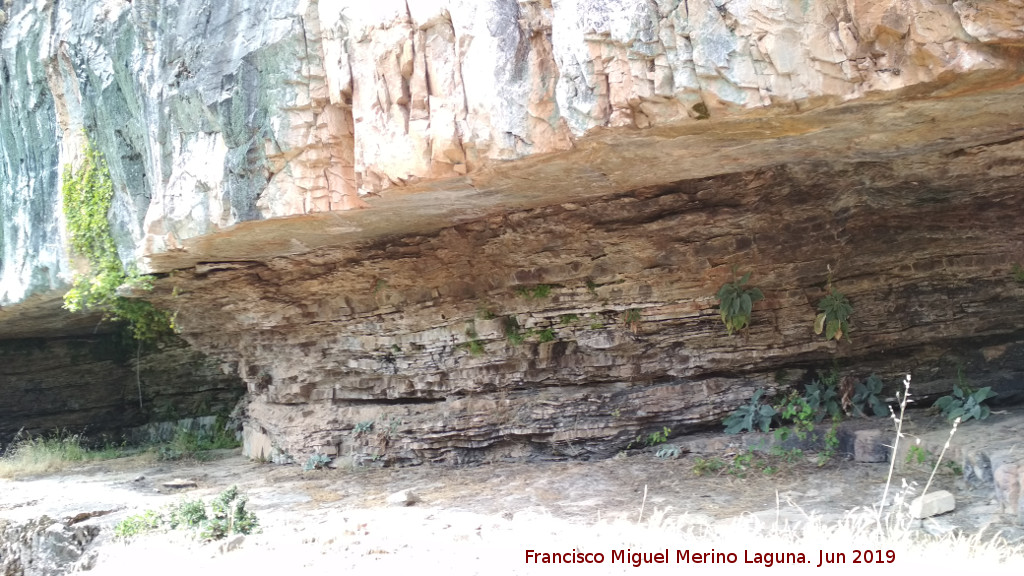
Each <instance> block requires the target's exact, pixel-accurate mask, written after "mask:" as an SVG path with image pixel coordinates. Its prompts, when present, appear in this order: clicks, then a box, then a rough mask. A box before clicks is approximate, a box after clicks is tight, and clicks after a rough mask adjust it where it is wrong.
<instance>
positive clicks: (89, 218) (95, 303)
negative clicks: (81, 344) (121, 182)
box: [61, 145, 173, 341]
mask: <svg viewBox="0 0 1024 576" xmlns="http://www.w3.org/2000/svg"><path fill="white" fill-rule="evenodd" d="M61 192H62V194H63V199H64V218H65V220H66V221H67V228H68V241H69V244H70V247H71V251H72V253H74V254H77V255H78V256H81V257H82V258H84V259H85V260H86V261H87V262H88V264H89V270H88V272H86V273H76V274H75V278H74V282H73V284H72V286H71V289H70V290H68V292H67V293H66V294H65V295H64V308H66V309H68V310H70V311H72V312H77V311H80V310H101V311H102V312H103V314H104V317H105V318H106V319H107V320H114V321H123V322H125V323H126V324H127V325H128V328H129V330H130V331H131V335H132V336H133V337H134V338H135V339H136V340H140V341H142V340H155V339H158V338H160V337H162V336H165V335H167V334H168V333H170V332H171V331H172V329H173V327H172V322H171V316H170V314H169V313H168V312H167V311H165V310H160V309H158V308H156V307H155V306H153V305H152V304H150V303H149V302H146V301H143V300H136V299H129V298H124V297H122V296H119V295H118V289H119V288H121V287H122V286H127V287H130V288H136V289H147V288H150V287H151V283H150V282H151V277H149V276H143V275H139V274H138V273H137V272H136V271H135V270H129V271H128V272H125V269H124V267H123V266H122V264H121V259H120V258H118V256H117V246H116V244H114V238H113V236H112V235H111V233H110V222H109V221H107V212H109V211H110V206H111V202H112V201H113V199H114V185H113V182H112V181H111V180H110V171H109V170H108V169H107V164H106V162H105V161H104V160H103V157H102V156H101V155H100V153H99V152H97V151H96V150H95V149H94V148H93V147H92V146H90V145H86V149H85V159H84V160H83V162H82V165H81V166H80V167H79V168H78V169H77V170H74V171H73V170H71V167H70V166H68V167H65V169H64V175H63V179H62V184H61Z"/></svg>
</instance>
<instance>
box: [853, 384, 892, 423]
mask: <svg viewBox="0 0 1024 576" xmlns="http://www.w3.org/2000/svg"><path fill="white" fill-rule="evenodd" d="M881 393H882V379H881V378H879V377H878V376H877V375H875V374H872V375H871V376H869V377H868V379H867V380H865V381H864V382H858V383H857V385H856V386H855V387H854V392H853V398H851V399H850V403H851V404H852V405H853V411H854V413H855V414H857V415H858V416H867V415H868V409H870V410H871V412H872V413H874V415H875V416H888V415H889V405H888V404H886V403H885V401H884V400H882V398H881V396H880V394H881Z"/></svg>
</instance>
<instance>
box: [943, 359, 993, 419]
mask: <svg viewBox="0 0 1024 576" xmlns="http://www.w3.org/2000/svg"><path fill="white" fill-rule="evenodd" d="M957 380H958V382H957V383H956V384H954V385H953V394H952V395H950V396H943V397H942V398H939V399H938V400H936V401H935V404H933V406H934V407H936V408H938V409H939V410H941V411H942V415H943V416H945V417H946V419H947V420H949V421H950V422H952V421H954V420H956V419H957V418H959V419H960V421H961V422H966V421H968V420H970V419H971V418H974V419H975V420H984V419H986V418H988V417H989V414H991V410H990V409H989V407H988V406H986V405H985V402H986V401H987V400H988V399H990V398H993V397H995V396H996V393H995V392H993V391H992V387H991V386H985V387H984V388H979V389H978V390H974V389H972V388H971V387H970V385H968V384H967V381H966V380H965V379H964V377H963V369H960V370H959V371H958V372H957Z"/></svg>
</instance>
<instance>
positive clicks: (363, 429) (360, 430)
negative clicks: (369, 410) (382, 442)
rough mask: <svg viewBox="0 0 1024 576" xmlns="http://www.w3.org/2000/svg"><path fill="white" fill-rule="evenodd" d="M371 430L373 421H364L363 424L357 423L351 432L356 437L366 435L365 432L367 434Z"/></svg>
mask: <svg viewBox="0 0 1024 576" xmlns="http://www.w3.org/2000/svg"><path fill="white" fill-rule="evenodd" d="M371 430H373V420H366V421H364V422H359V423H357V424H356V425H355V426H354V427H353V428H352V432H353V433H354V434H355V435H356V436H359V435H361V434H366V433H367V432H369V431H371Z"/></svg>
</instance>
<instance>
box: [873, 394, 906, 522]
mask: <svg viewBox="0 0 1024 576" xmlns="http://www.w3.org/2000/svg"><path fill="white" fill-rule="evenodd" d="M897 396H899V395H897ZM909 398H910V374H907V376H906V378H904V379H903V397H902V398H900V416H899V418H897V417H896V413H895V412H893V410H892V406H890V407H889V414H891V415H892V419H893V421H895V422H896V441H895V442H893V444H892V456H890V457H889V475H888V476H887V477H886V478H885V491H883V492H882V502H881V503H880V504H879V505H878V515H877V517H876V518H875V521H876V522H878V523H881V521H882V509H883V508H885V499H886V498H888V497H889V485H890V484H892V474H893V471H894V470H895V468H896V450H897V448H899V445H900V437H901V436H903V413H904V412H906V410H907V400H908V399H909Z"/></svg>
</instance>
